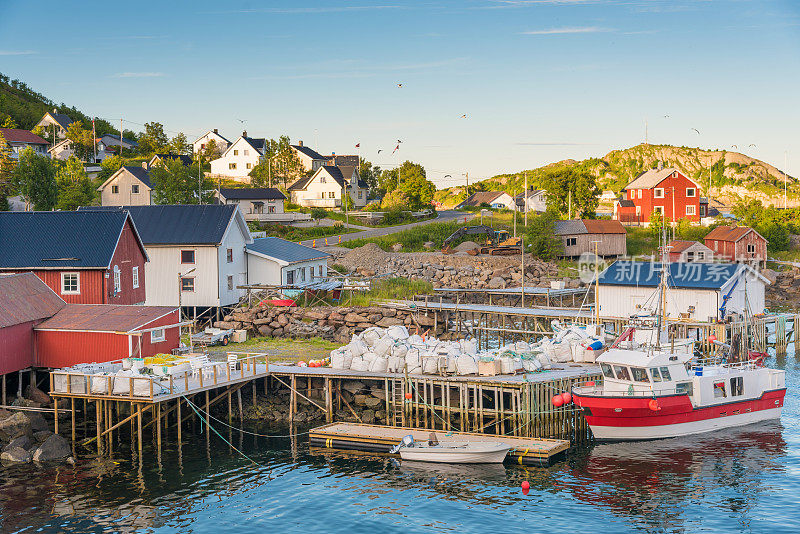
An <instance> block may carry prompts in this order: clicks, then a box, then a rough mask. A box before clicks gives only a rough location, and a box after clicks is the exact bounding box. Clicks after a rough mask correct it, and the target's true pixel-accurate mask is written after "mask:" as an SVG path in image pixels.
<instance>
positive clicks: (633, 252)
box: [628, 228, 658, 256]
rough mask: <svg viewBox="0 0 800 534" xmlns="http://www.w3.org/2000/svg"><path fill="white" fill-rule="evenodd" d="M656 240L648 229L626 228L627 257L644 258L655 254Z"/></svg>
mask: <svg viewBox="0 0 800 534" xmlns="http://www.w3.org/2000/svg"><path fill="white" fill-rule="evenodd" d="M656 248H658V240H657V239H656V238H655V237H653V234H652V233H651V232H650V229H648V228H628V256H646V255H650V254H655V253H656Z"/></svg>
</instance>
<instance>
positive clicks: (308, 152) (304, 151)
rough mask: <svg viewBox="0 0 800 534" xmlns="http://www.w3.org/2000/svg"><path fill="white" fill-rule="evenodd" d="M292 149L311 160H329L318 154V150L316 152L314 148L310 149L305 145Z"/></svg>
mask: <svg viewBox="0 0 800 534" xmlns="http://www.w3.org/2000/svg"><path fill="white" fill-rule="evenodd" d="M291 147H292V148H293V149H295V150H297V151H298V152H300V153H302V154H305V155H306V156H308V157H309V158H311V159H328V158H326V157H325V156H323V155H322V154H320V153H319V152H317V151H316V150H314V149H313V148H309V147H307V146H305V145H291Z"/></svg>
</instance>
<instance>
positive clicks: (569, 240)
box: [565, 237, 578, 247]
mask: <svg viewBox="0 0 800 534" xmlns="http://www.w3.org/2000/svg"><path fill="white" fill-rule="evenodd" d="M566 239H567V244H566V245H565V246H567V247H575V246H578V238H577V237H568V238H566Z"/></svg>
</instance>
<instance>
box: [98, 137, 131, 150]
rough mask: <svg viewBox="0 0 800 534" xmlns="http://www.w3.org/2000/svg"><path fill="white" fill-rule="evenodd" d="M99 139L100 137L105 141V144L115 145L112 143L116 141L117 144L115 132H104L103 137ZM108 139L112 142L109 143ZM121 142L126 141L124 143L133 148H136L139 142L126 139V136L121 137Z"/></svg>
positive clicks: (117, 139)
mask: <svg viewBox="0 0 800 534" xmlns="http://www.w3.org/2000/svg"><path fill="white" fill-rule="evenodd" d="M100 139H101V140H102V141H103V143H105V144H106V145H107V146H115V145H114V143H116V144H117V145H119V135H116V134H105V135H104V136H103V137H101V138H100ZM109 140H110V141H113V142H114V143H109ZM122 142H123V143H126V144H128V145H131V147H133V148H136V147H138V146H139V143H137V142H136V141H133V140H131V139H128V138H127V137H123V138H122Z"/></svg>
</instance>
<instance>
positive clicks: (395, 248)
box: [392, 243, 403, 252]
mask: <svg viewBox="0 0 800 534" xmlns="http://www.w3.org/2000/svg"><path fill="white" fill-rule="evenodd" d="M401 250H403V244H402V243H395V244H394V245H392V252H400V251H401Z"/></svg>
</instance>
